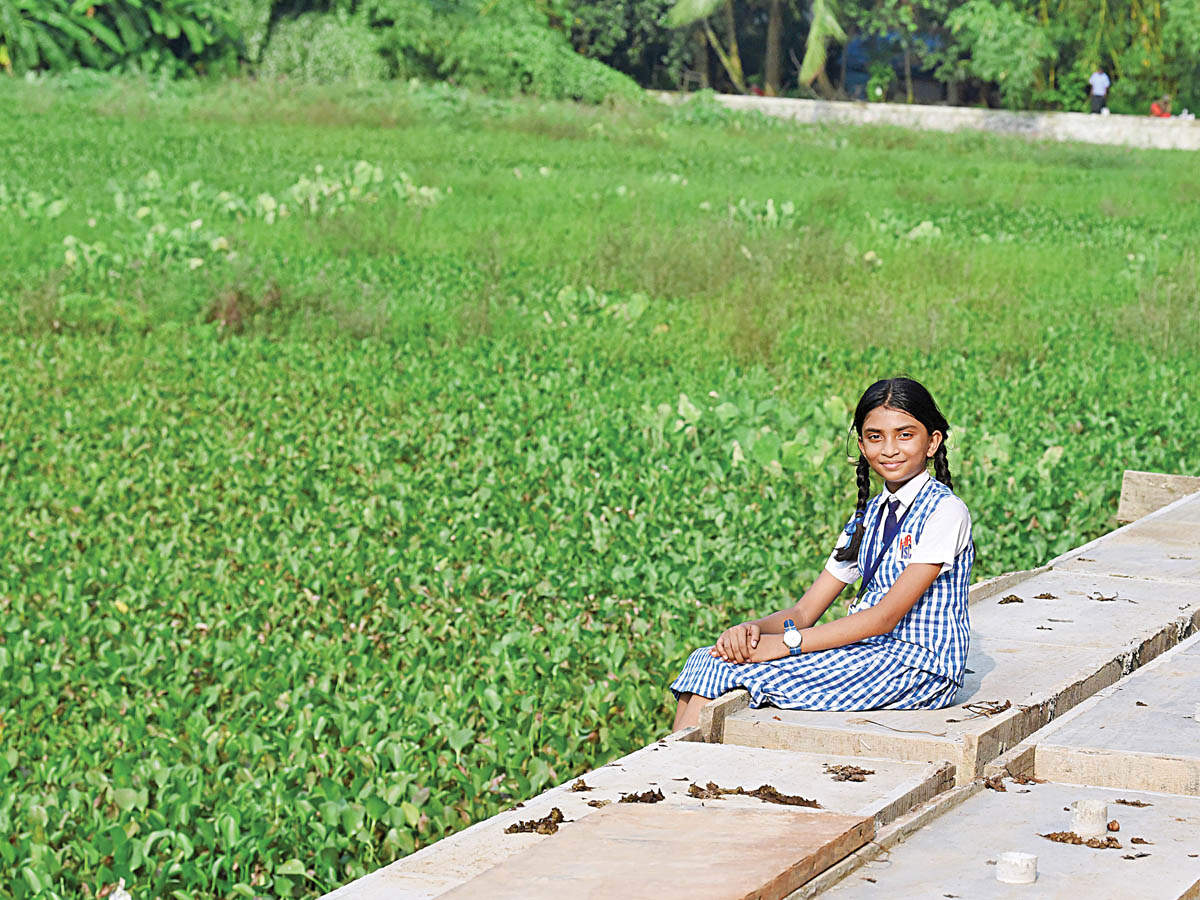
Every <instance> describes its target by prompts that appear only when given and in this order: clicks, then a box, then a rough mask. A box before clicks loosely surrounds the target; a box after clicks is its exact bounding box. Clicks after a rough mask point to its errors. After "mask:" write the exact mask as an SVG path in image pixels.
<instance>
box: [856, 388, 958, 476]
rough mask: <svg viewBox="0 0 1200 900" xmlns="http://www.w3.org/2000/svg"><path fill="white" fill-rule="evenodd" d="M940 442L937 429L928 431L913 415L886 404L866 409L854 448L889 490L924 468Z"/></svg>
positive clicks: (940, 434) (940, 435)
mask: <svg viewBox="0 0 1200 900" xmlns="http://www.w3.org/2000/svg"><path fill="white" fill-rule="evenodd" d="M941 444H942V433H941V432H940V431H934V432H930V431H928V430H927V429H926V428H925V426H924V425H922V424H921V423H920V422H919V421H917V419H915V418H913V416H911V415H909V414H908V413H906V412H902V411H901V410H898V409H892V408H891V407H890V406H878V407H876V408H875V409H873V410H871V411H870V412H869V413H867V416H866V418H865V419H863V425H862V436H861V437H860V438H859V439H858V449H859V450H861V451H862V455H863V456H865V457H866V458H867V462H868V463H869V464H870V466H871V468H872V469H874V470H875V472H876V473H877V474H878V475H879V476H880V477H881V478H882V479H883V480H884V481H886V482H887V486H888V490H890V491H893V492H894V491H895V490H896V489H897V488H899V487H900V486H901V485H902V484H904V483H905V482H906V481H908V480H909V479H911V478H914V477H915V476H917V475H920V474H921V473H922V472H924V471H925V465H926V463H927V462H928V461H929V460H930V459H931V458H932V457H933V454H935V453H936V452H937V448H938V447H940V446H941Z"/></svg>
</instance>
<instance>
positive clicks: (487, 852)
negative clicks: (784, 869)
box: [328, 732, 954, 900]
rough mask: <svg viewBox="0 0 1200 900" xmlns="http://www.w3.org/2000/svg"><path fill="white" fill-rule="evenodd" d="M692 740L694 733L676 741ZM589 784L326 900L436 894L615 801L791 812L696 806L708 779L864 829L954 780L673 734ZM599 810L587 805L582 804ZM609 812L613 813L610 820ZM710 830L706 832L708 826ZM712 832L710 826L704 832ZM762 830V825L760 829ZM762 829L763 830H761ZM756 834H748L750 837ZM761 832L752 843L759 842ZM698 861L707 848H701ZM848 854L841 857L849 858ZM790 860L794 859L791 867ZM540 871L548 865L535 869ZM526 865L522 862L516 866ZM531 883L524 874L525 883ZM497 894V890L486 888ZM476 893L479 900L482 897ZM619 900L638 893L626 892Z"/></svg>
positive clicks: (892, 764) (764, 806)
mask: <svg viewBox="0 0 1200 900" xmlns="http://www.w3.org/2000/svg"><path fill="white" fill-rule="evenodd" d="M692 736H695V732H690V733H686V734H683V735H682V737H685V738H686V737H692ZM842 765H856V766H858V767H859V768H864V769H870V770H873V774H870V775H866V776H864V780H863V781H835V780H834V776H833V775H832V774H831V773H830V772H829V771H827V769H826V766H842ZM582 780H583V782H584V783H585V784H586V785H587V786H588V787H589V790H586V791H575V790H572V785H573V784H574V782H568V783H564V784H562V785H559V786H558V787H555V788H553V789H551V790H549V791H546V792H544V793H542V794H540V795H538V796H537V797H535V798H534V799H533V800H530V801H528V802H527V803H525V804H524V805H523V806H521V807H520V808H517V809H512V810H509V811H507V812H503V813H500V814H499V815H496V816H493V817H492V818H490V819H487V820H485V821H483V822H479V823H477V824H475V825H473V826H471V827H470V828H467V829H466V830H464V831H461V832H458V833H457V834H454V835H451V836H450V837H447V838H443V839H442V840H440V841H438V842H437V843H436V844H432V845H430V846H429V847H425V848H423V849H421V850H418V851H417V852H416V853H413V854H411V855H410V856H407V857H405V858H404V859H401V860H398V861H397V862H395V863H392V864H391V865H390V866H387V867H386V868H383V869H380V870H379V871H377V872H374V873H372V874H370V875H367V876H365V877H363V878H360V879H359V880H357V881H355V882H352V883H351V884H348V885H346V886H345V887H343V888H340V889H339V890H337V891H334V892H333V893H332V894H329V895H328V897H329V898H330V900H334V898H336V900H384V898H387V900H417V898H427V897H436V896H440V895H442V894H444V893H446V892H447V891H450V890H452V889H454V888H457V887H459V886H461V885H464V884H466V883H468V882H470V881H472V879H475V878H477V877H479V876H480V875H482V874H483V873H485V872H487V871H488V870H490V869H491V868H492V867H494V866H496V865H498V864H500V863H502V862H504V861H506V860H508V859H510V858H513V857H515V856H517V855H518V854H521V853H523V852H524V851H527V850H529V849H530V848H533V847H536V846H538V845H540V844H542V843H544V842H549V841H559V840H560V839H561V838H562V837H563V836H564V835H566V834H568V833H569V832H570V831H571V830H572V829H573V828H574V827H575V826H576V825H577V824H579V823H581V822H582V821H584V820H585V819H587V818H588V817H590V816H593V815H596V814H597V813H598V812H600V811H602V810H611V809H612V808H613V807H614V806H623V807H630V806H635V805H640V804H621V803H619V802H618V801H620V799H621V796H622V794H631V793H643V792H645V791H653V790H660V791H662V793H663V795H664V800H663V801H662V803H661V804H655V805H656V806H658V805H662V806H664V807H672V808H679V809H685V810H686V809H702V808H706V809H710V810H714V811H716V812H718V813H719V812H722V811H724V812H730V813H732V812H736V811H739V810H741V811H757V812H758V813H759V814H760V816H759V818H758V819H756V820H755V821H754V822H753V823H749V822H746V823H743V824H746V825H747V827H750V825H751V824H752V825H753V828H754V829H757V828H758V827H759V825H761V824H762V822H763V821H765V820H762V819H761V816H764V815H772V814H775V813H787V812H792V811H794V809H795V808H794V807H789V806H780V805H777V804H770V803H764V802H763V801H762V800H759V799H756V798H752V797H745V796H736V795H733V796H725V797H723V798H722V799H720V800H698V799H694V798H692V797H690V796H688V788H689V786H690V785H691V784H693V783H694V784H698V785H700V786H701V787H703V786H705V785H707V783H708V782H710V781H711V782H714V783H715V784H717V785H718V786H719V787H722V788H735V787H744V788H745V789H746V790H754V789H756V788H758V787H760V786H762V785H764V784H766V785H771V786H772V787H774V788H776V789H777V790H779V791H780V792H781V793H783V794H789V795H799V796H802V797H805V798H808V799H812V800H816V801H817V802H818V803H819V804H820V805H821V811H822V812H825V813H828V814H833V815H840V816H842V817H850V818H851V819H853V820H854V821H856V822H857V821H869V822H870V823H871V824H870V831H871V832H873V831H874V830H875V828H877V827H882V826H884V825H886V824H888V823H889V822H891V821H893V820H894V819H895V818H896V817H898V816H901V815H903V814H905V813H906V812H908V811H909V810H910V809H912V808H913V807H915V806H917V805H919V804H921V803H923V802H925V801H927V800H928V799H929V798H931V797H933V796H935V795H936V794H938V793H940V792H942V791H944V790H946V789H947V788H949V787H950V786H952V785H953V783H954V771H953V769H952V768H951V767H949V766H945V765H928V764H925V763H914V762H903V761H895V760H870V759H861V758H855V759H849V758H846V757H840V756H836V755H831V754H827V753H815V754H808V753H794V752H788V751H780V750H775V751H771V750H755V749H751V748H748V747H737V746H729V745H722V744H704V743H698V742H695V741H690V740H686V739H679V738H678V737H676V738H675V739H671V740H663V741H659V742H657V743H655V744H651V745H650V746H649V747H643V748H642V749H640V750H637V751H636V752H634V753H631V754H629V755H628V756H625V757H622V758H621V759H618V760H614V761H613V762H611V763H609V764H608V765H605V766H601V767H600V768H598V769H595V770H594V771H591V772H588V773H587V774H586V775H584V776H582ZM605 801H607V802H608V805H605V806H598V805H597V806H589V803H596V804H600V803H603V802H605ZM555 808H557V809H559V810H561V812H562V814H563V817H564V819H565V820H566V821H565V822H564V823H563V824H562V825H561V826H560V829H559V832H558V833H557V834H554V835H541V834H531V833H523V834H505V828H507V827H508V826H509V825H512V824H513V823H516V822H518V821H526V820H530V819H541V818H543V817H544V816H546V815H547V814H549V813H550V811H551V810H552V809H555ZM609 815H611V813H609ZM706 827H709V826H706ZM712 827H716V826H712ZM764 827H765V826H764ZM768 830H769V829H768ZM755 833H757V832H756V831H754V830H753V829H752V830H751V832H750V834H752V835H753V834H755ZM766 834H767V832H765V831H764V832H762V834H761V835H760V837H762V839H764V840H765V839H766V838H765V835H766ZM697 847H698V848H702V850H701V851H700V854H699V855H700V857H701V859H705V858H707V856H708V854H709V851H710V849H711V848H710V847H709V845H707V844H699V845H697ZM847 852H848V851H847ZM793 861H795V860H793ZM544 863H545V864H548V861H547V860H542V861H541V862H538V861H537V859H536V858H535V859H534V860H533V863H532V864H534V865H537V866H540V865H542V864H544ZM525 864H530V860H528V859H527V860H526V861H525V863H523V864H518V865H525ZM531 877H532V876H531ZM494 887H495V889H497V890H499V889H500V888H499V887H496V886H494ZM486 895H487V894H478V895H477V896H486ZM624 896H625V897H626V898H627V897H631V896H641V895H640V894H638V893H637V892H634V893H626V894H625V895H624Z"/></svg>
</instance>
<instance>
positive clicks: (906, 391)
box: [834, 378, 954, 562]
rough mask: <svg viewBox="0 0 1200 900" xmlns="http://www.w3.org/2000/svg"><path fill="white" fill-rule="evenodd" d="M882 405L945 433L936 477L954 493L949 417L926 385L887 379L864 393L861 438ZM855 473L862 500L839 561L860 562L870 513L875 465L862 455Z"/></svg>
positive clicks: (857, 414) (857, 419) (857, 426)
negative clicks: (948, 451) (948, 445)
mask: <svg viewBox="0 0 1200 900" xmlns="http://www.w3.org/2000/svg"><path fill="white" fill-rule="evenodd" d="M881 406H886V407H888V408H889V409H898V410H900V411H901V412H906V413H908V414H909V415H910V416H912V417H913V418H914V419H916V420H917V421H918V422H920V423H921V424H922V425H924V426H925V429H926V430H927V431H929V432H930V433H931V434H932V433H933V432H935V431H940V432H941V433H942V442H941V443H940V444H939V445H938V448H937V450H936V451H935V452H934V454H933V476H934V477H935V478H936V479H937V480H938V481H940V482H941V483H942V484H944V485H946V487H948V488H950V489H951V490H954V485H953V484H952V483H951V479H950V463H949V462H948V461H947V459H946V438H947V437H948V436H949V434H950V423H949V422H947V421H946V417H945V416H944V415H942V411H941V410H940V409H938V405H937V403H935V402H934V400H933V396H932V395H931V394H930V393H929V391H928V390H926V389H925V386H924V385H922V384H921V383H920V382H918V381H913V379H911V378H885V379H883V380H882V381H877V382H875V383H874V384H873V385H871V386H870V387H869V388H867V389H866V390H865V391H863V395H862V397H861V398H860V399H859V401H858V406H856V407H855V408H854V430H855V431H856V432H857V433H858V436H859V438H860V439H861V438H862V430H863V421H864V420H865V419H866V418H867V416H868V415H869V414H870V413H871V412H872V411H873V410H876V409H878V408H879V407H881ZM854 474H855V481H856V482H857V484H858V500H857V501H856V503H855V507H854V518H853V519H852V520H851V521H850V524H849V525H847V526H846V528H847V530H848V531H849V533H850V540H849V542H848V543H847V544H846V546H845V547H842V548H841V549H839V550H837V551H836V552H835V553H834V559H836V560H838V561H839V562H846V561H848V560H856V559H858V550H859V547H860V546H861V545H862V539H863V530H864V529H863V519H864V518H865V517H866V514H867V501H868V500H869V499H870V497H871V466H870V464H869V463H868V462H867V458H866V457H865V456H863V455H862V454H861V453H859V455H858V461H857V462H856V463H855V466H854Z"/></svg>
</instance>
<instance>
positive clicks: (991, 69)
mask: <svg viewBox="0 0 1200 900" xmlns="http://www.w3.org/2000/svg"><path fill="white" fill-rule="evenodd" d="M947 25H948V26H949V28H950V30H951V31H952V32H954V33H955V34H956V35H958V36H959V37H960V38H961V39H962V41H963V45H964V49H966V50H967V52H968V53H969V54H970V57H969V58H970V61H969V62H968V63H967V69H968V71H970V72H971V73H972V74H974V75H976V76H978V77H979V78H982V79H983V80H985V81H992V82H995V83H996V84H998V85H999V86H1000V96H1001V97H1002V98H1003V100H1004V104H1005V106H1008V107H1009V108H1010V109H1021V108H1024V107H1027V106H1028V105H1029V100H1030V97H1031V96H1032V94H1033V89H1034V87H1035V86H1036V84H1037V80H1038V76H1039V75H1040V73H1041V67H1042V66H1043V65H1044V64H1045V63H1046V61H1047V60H1048V59H1050V58H1051V57H1052V56H1053V53H1054V51H1053V47H1052V46H1051V45H1050V41H1049V39H1048V38H1047V37H1046V34H1045V32H1044V30H1043V29H1042V28H1041V27H1040V26H1039V25H1038V23H1037V21H1036V20H1035V19H1033V18H1032V17H1031V16H1028V15H1025V14H1023V13H1022V12H1020V11H1019V10H1017V9H1016V8H1015V7H1013V6H1012V5H1011V4H1010V3H1007V2H1002V3H1000V4H998V5H997V4H994V3H993V2H992V0H967V2H966V3H964V4H963V5H962V6H960V7H959V8H958V9H956V10H954V12H952V13H951V14H950V18H949V20H948V22H947Z"/></svg>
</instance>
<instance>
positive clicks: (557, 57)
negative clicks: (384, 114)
mask: <svg viewBox="0 0 1200 900" xmlns="http://www.w3.org/2000/svg"><path fill="white" fill-rule="evenodd" d="M374 19H375V21H376V22H377V23H380V25H379V27H383V28H385V29H386V34H385V35H384V37H383V38H382V42H383V47H384V49H385V52H386V53H388V54H389V55H390V56H391V57H392V58H393V59H394V60H395V66H396V68H397V70H398V71H399V73H400V74H402V75H406V74H407V75H418V76H422V77H427V78H438V79H447V80H449V81H451V82H454V83H456V84H461V85H464V86H467V87H472V88H478V89H482V90H486V91H489V92H494V93H497V94H500V95H512V94H522V93H524V94H537V95H540V96H543V97H550V98H556V99H572V100H584V101H589V102H600V101H602V100H605V99H607V98H609V97H623V98H626V99H634V98H636V97H637V96H638V94H639V91H638V89H637V86H636V85H635V84H634V83H633V82H632V81H630V80H629V78H628V77H626V76H624V75H621V74H619V73H617V72H616V71H615V70H613V69H610V68H608V67H607V66H605V65H603V64H602V63H599V62H596V61H594V60H589V59H587V58H585V57H582V56H579V55H578V54H576V53H575V52H574V51H573V50H572V48H571V45H570V43H569V42H568V41H567V40H566V38H565V37H564V35H562V34H561V33H559V32H557V31H554V30H552V29H550V28H549V23H548V21H547V18H546V14H545V13H544V12H543V11H541V10H539V9H538V8H537V7H535V6H533V5H531V4H530V3H527V2H525V0H445V2H443V3H441V4H439V5H434V6H433V7H431V6H430V5H429V4H428V3H424V2H423V0H391V2H390V3H388V2H385V3H383V4H381V5H380V7H379V8H378V9H377V10H376V11H375V13H374Z"/></svg>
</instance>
